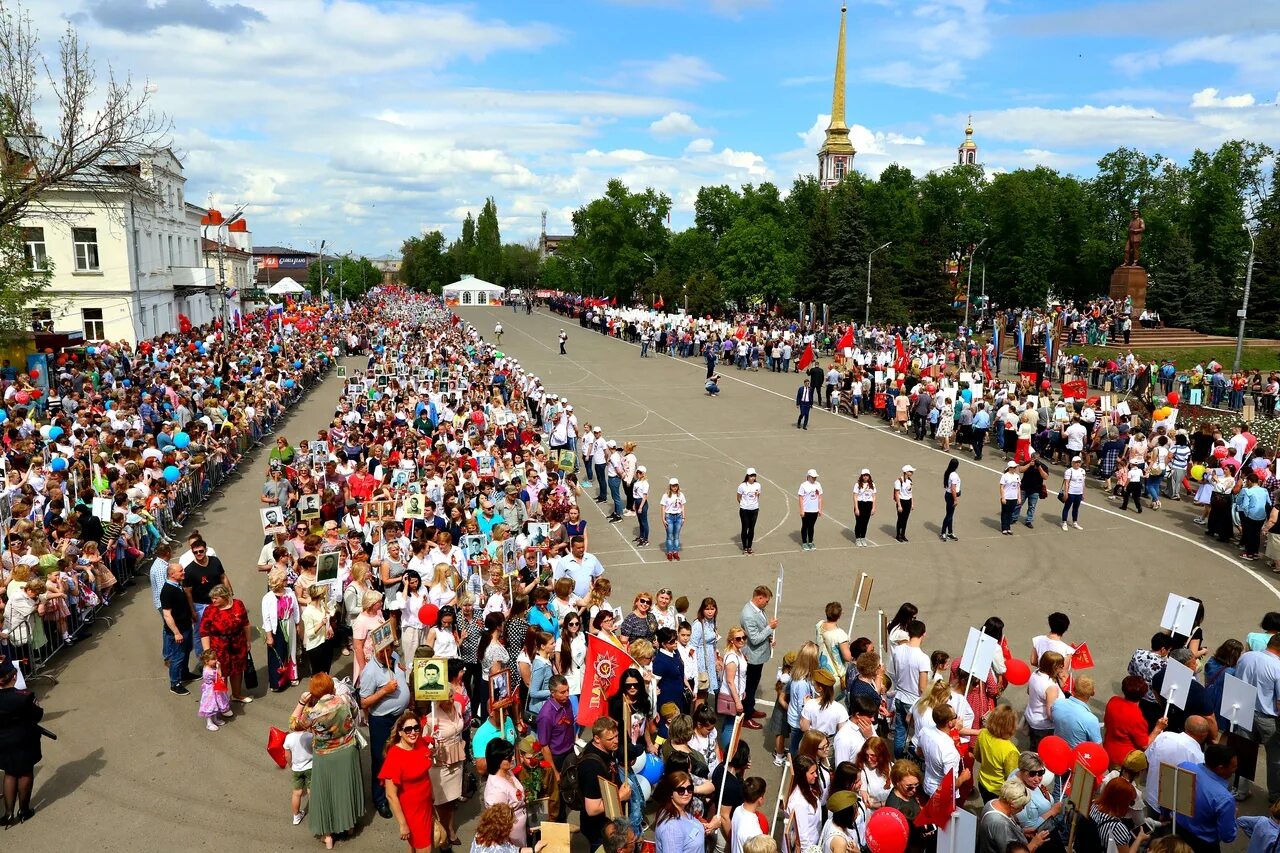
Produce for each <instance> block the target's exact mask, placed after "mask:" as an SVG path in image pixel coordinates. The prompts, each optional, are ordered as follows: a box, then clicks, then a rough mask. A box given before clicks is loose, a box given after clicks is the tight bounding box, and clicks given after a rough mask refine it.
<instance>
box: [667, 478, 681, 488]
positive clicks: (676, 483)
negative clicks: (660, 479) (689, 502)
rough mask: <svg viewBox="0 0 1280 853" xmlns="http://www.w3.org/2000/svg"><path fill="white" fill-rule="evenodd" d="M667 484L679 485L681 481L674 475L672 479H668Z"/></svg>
mask: <svg viewBox="0 0 1280 853" xmlns="http://www.w3.org/2000/svg"><path fill="white" fill-rule="evenodd" d="M667 485H668V486H678V485H680V481H679V480H677V479H676V478H675V477H672V478H671V479H670V480H668V481H667Z"/></svg>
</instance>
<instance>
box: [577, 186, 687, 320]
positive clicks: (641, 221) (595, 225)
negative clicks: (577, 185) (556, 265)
mask: <svg viewBox="0 0 1280 853" xmlns="http://www.w3.org/2000/svg"><path fill="white" fill-rule="evenodd" d="M670 212H671V199H670V197H668V196H667V195H666V194H665V193H659V192H656V191H654V190H653V189H646V190H644V192H638V193H633V192H631V191H630V190H629V189H627V186H626V184H624V183H623V182H622V181H620V180H618V179H616V178H614V179H612V180H610V181H609V183H608V185H607V186H606V188H605V194H604V196H603V197H602V198H598V199H595V200H593V201H590V202H588V203H587V204H585V205H583V206H582V207H580V208H578V209H577V210H576V211H574V214H573V241H572V243H573V247H572V252H573V253H574V254H576V255H577V256H578V257H581V258H584V259H585V260H586V261H588V262H589V264H590V266H588V267H587V270H586V271H587V274H588V275H589V276H590V279H589V281H590V285H589V287H588V290H589V291H594V292H596V293H598V294H601V295H604V296H609V297H614V298H616V299H617V300H618V302H619V303H626V302H629V301H631V298H632V295H633V294H634V293H637V292H640V291H641V290H642V289H643V283H644V282H645V281H646V280H647V279H648V278H649V277H650V276H651V275H652V274H653V263H652V262H651V261H650V260H649V259H650V258H653V259H655V260H657V259H659V258H660V257H661V256H662V254H663V251H664V249H665V248H666V245H667V240H668V238H669V236H670V234H669V232H668V230H667V225H666V220H667V216H668V215H669V214H670ZM646 256H647V257H646Z"/></svg>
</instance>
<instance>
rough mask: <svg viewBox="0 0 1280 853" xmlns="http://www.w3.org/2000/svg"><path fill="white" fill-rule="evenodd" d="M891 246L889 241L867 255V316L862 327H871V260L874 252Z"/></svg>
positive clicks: (891, 243) (891, 242)
mask: <svg viewBox="0 0 1280 853" xmlns="http://www.w3.org/2000/svg"><path fill="white" fill-rule="evenodd" d="M892 245H893V241H892V240H890V241H889V242H888V243H885V244H884V245H883V246H880V247H879V248H875V249H872V250H871V252H870V254H868V255H867V314H866V317H865V318H864V319H863V321H862V325H863V326H870V325H871V259H872V258H873V257H874V256H875V253H876V252H879V251H881V250H883V249H887V248H889V247H890V246H892Z"/></svg>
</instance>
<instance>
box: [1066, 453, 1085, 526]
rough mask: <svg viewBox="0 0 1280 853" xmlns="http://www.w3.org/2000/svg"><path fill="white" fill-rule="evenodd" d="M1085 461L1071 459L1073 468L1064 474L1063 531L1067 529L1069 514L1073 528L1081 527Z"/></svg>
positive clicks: (1074, 457)
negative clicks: (1069, 514) (1068, 514)
mask: <svg viewBox="0 0 1280 853" xmlns="http://www.w3.org/2000/svg"><path fill="white" fill-rule="evenodd" d="M1084 477H1085V474H1084V460H1083V459H1082V458H1080V457H1079V456H1072V457H1071V467H1070V468H1068V469H1067V470H1065V471H1063V472H1062V529H1063V530H1066V529H1067V513H1068V512H1070V513H1071V526H1072V527H1074V528H1075V529H1076V530H1084V528H1083V527H1081V526H1080V505H1081V504H1082V503H1084Z"/></svg>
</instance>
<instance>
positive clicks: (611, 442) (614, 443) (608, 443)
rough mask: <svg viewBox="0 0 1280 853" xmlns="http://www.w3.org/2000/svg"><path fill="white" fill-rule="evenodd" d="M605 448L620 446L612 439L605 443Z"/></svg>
mask: <svg viewBox="0 0 1280 853" xmlns="http://www.w3.org/2000/svg"><path fill="white" fill-rule="evenodd" d="M604 446H605V447H617V446H618V442H616V441H614V440H613V439H612V438H611V439H609V440H608V441H606V442H605V443H604Z"/></svg>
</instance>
